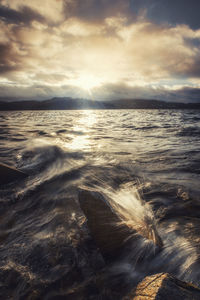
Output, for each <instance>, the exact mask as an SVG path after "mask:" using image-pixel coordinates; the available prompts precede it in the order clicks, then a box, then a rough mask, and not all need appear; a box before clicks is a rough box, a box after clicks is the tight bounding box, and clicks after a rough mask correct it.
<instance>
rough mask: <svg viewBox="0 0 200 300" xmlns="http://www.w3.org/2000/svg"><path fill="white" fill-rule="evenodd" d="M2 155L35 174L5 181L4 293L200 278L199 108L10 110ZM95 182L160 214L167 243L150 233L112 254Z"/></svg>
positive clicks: (141, 209) (1, 117)
mask: <svg viewBox="0 0 200 300" xmlns="http://www.w3.org/2000/svg"><path fill="white" fill-rule="evenodd" d="M0 162H2V163H6V164H7V165H10V166H14V167H16V168H17V169H19V170H22V171H23V172H25V173H27V174H28V177H27V178H25V179H19V180H16V181H14V182H11V183H9V184H6V185H1V186H0V299H70V300H71V299H76V300H77V299H103V300H104V299H121V298H122V297H123V296H124V295H125V294H126V293H127V291H128V290H130V289H131V288H132V287H134V286H135V285H136V284H137V282H139V281H140V280H142V279H143V278H144V277H145V276H147V275H151V274H155V273H160V272H164V273H170V274H172V275H174V276H176V277H177V278H179V279H180V280H183V281H186V282H190V283H192V284H195V285H197V286H199V282H200V197H199V191H200V185H199V183H200V113H199V111H198V110H145V109H140V110H125V109H123V110H65V111H53V110H50V111H1V112H0ZM85 189H86V190H87V191H89V192H90V191H93V192H94V191H95V192H98V193H100V194H101V195H102V196H103V197H107V198H109V199H110V200H111V202H112V201H113V202H116V203H118V204H120V205H121V207H124V209H125V210H127V211H128V212H129V214H128V217H127V218H129V219H130V221H132V222H133V223H134V222H135V224H136V223H137V222H143V223H144V224H145V222H146V221H145V220H146V216H147V215H148V216H149V215H151V219H152V223H153V226H154V227H155V228H156V229H155V230H156V232H157V234H159V236H160V238H161V240H162V243H163V246H162V248H161V249H160V250H159V251H154V250H155V247H156V246H155V244H154V243H153V242H152V241H150V240H148V239H147V238H145V237H141V240H140V243H139V245H137V246H136V245H135V244H133V247H131V246H130V245H129V248H128V249H126V251H125V253H124V255H121V256H120V257H119V258H118V259H115V261H114V262H110V263H109V262H106V261H105V260H104V257H103V256H102V253H101V251H100V249H99V248H98V247H97V245H96V243H95V238H94V236H92V234H91V232H90V229H89V228H88V226H87V218H86V216H85V215H84V213H83V211H82V210H81V208H80V204H79V193H80V191H81V190H85ZM126 221H127V220H126ZM102 222H103V217H102ZM147 223H148V222H147ZM145 226H147V228H149V227H151V226H152V224H146V225H145ZM135 227H137V224H136V226H135ZM102 234H103V233H102ZM111 238H112V237H111Z"/></svg>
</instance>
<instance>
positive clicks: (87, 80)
mask: <svg viewBox="0 0 200 300" xmlns="http://www.w3.org/2000/svg"><path fill="white" fill-rule="evenodd" d="M72 84H73V85H76V86H77V87H79V88H81V89H83V90H86V91H87V92H88V94H89V95H91V94H92V89H93V88H95V87H98V86H100V85H101V84H102V81H101V79H100V78H98V77H96V76H94V75H91V74H88V73H83V74H80V76H79V78H77V79H76V80H73V81H72Z"/></svg>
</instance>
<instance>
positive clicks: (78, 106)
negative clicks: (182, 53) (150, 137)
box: [0, 98, 200, 111]
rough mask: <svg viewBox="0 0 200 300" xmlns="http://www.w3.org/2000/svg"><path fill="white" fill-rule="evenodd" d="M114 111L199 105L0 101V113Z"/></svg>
mask: <svg viewBox="0 0 200 300" xmlns="http://www.w3.org/2000/svg"><path fill="white" fill-rule="evenodd" d="M86 109H88V110H89V109H90V110H108V109H109V110H110V109H113V110H116V109H165V110H166V109H176V110H177V109H181V110H182V109H195V110H196V109H200V103H178V102H165V101H160V100H152V99H149V100H147V99H122V100H112V101H93V100H86V99H85V100H84V99H73V98H53V99H50V100H44V101H38V100H27V101H26V100H24V101H12V102H5V101H0V111H7V110H8V111H9V110H86Z"/></svg>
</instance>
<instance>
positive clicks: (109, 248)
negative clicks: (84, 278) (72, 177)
mask: <svg viewBox="0 0 200 300" xmlns="http://www.w3.org/2000/svg"><path fill="white" fill-rule="evenodd" d="M79 203H80V206H81V209H82V210H83V212H84V214H85V215H86V217H87V224H88V227H89V229H90V231H91V234H92V236H93V238H94V240H95V241H96V244H97V246H98V247H99V249H100V251H101V253H102V254H103V256H104V258H115V257H117V255H119V251H120V249H121V248H122V246H123V245H124V242H125V241H126V240H127V239H128V238H130V236H131V235H132V234H133V231H131V230H130V228H129V227H128V226H126V225H124V224H121V219H120V218H119V217H118V216H117V215H116V213H115V212H114V211H113V209H112V207H111V206H110V204H109V203H108V201H106V199H105V198H104V197H103V196H102V195H101V194H100V193H97V192H89V191H81V192H80V193H79Z"/></svg>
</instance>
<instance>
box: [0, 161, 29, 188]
mask: <svg viewBox="0 0 200 300" xmlns="http://www.w3.org/2000/svg"><path fill="white" fill-rule="evenodd" d="M27 176H28V175H27V174H26V173H24V172H22V171H19V170H17V169H15V168H14V167H10V166H7V165H5V164H2V163H0V185H2V184H7V183H10V182H12V181H15V180H19V179H23V178H26V177H27Z"/></svg>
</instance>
